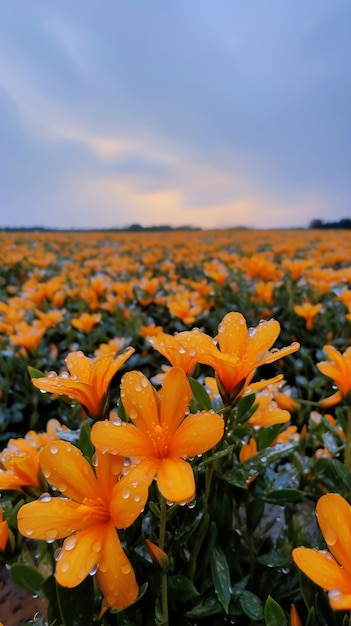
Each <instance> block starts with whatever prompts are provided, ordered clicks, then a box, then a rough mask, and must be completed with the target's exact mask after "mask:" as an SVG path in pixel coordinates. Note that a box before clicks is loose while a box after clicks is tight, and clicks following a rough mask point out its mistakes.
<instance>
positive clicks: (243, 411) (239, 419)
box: [235, 393, 258, 424]
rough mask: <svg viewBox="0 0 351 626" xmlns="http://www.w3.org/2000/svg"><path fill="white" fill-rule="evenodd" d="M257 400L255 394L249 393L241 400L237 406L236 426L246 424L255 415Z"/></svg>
mask: <svg viewBox="0 0 351 626" xmlns="http://www.w3.org/2000/svg"><path fill="white" fill-rule="evenodd" d="M255 400H256V395H255V394H254V393H248V394H246V395H244V396H242V397H241V398H240V400H239V402H238V404H237V406H236V415H235V423H236V424H244V423H245V422H247V420H248V419H250V417H251V415H253V414H254V412H255V411H256V408H257V406H258V405H257V404H255Z"/></svg>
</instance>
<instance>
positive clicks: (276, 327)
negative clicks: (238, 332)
mask: <svg viewBox="0 0 351 626" xmlns="http://www.w3.org/2000/svg"><path fill="white" fill-rule="evenodd" d="M279 333H280V324H279V322H277V320H273V319H272V320H267V321H262V322H260V324H258V325H257V326H256V327H255V328H254V329H253V331H252V334H251V335H250V338H249V343H248V347H247V352H246V358H245V362H246V364H247V367H248V369H249V370H250V371H251V370H252V369H254V368H255V367H257V366H258V365H259V364H260V362H261V358H262V356H264V355H265V353H266V351H267V350H269V348H271V347H272V345H273V344H274V342H275V340H276V339H277V337H278V335H279Z"/></svg>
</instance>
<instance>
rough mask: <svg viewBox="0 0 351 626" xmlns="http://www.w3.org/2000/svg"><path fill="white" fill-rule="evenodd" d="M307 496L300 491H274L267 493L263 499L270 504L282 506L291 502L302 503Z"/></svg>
mask: <svg viewBox="0 0 351 626" xmlns="http://www.w3.org/2000/svg"><path fill="white" fill-rule="evenodd" d="M305 496H306V494H305V492H304V491H300V489H288V488H287V489H274V490H272V491H269V492H268V493H265V494H264V495H263V499H264V501H265V502H269V503H270V504H279V505H280V506H282V505H284V504H288V503H289V502H300V500H302V499H303V498H304V497H305Z"/></svg>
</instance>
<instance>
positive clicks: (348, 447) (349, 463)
mask: <svg viewBox="0 0 351 626" xmlns="http://www.w3.org/2000/svg"><path fill="white" fill-rule="evenodd" d="M344 463H345V465H346V467H351V406H349V405H348V406H347V433H346V442H345V459H344Z"/></svg>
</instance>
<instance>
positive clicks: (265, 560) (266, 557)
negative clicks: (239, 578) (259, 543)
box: [257, 546, 291, 567]
mask: <svg viewBox="0 0 351 626" xmlns="http://www.w3.org/2000/svg"><path fill="white" fill-rule="evenodd" d="M257 562H258V563H261V564H262V565H266V567H287V566H288V565H290V564H291V547H290V546H285V547H283V548H281V549H279V548H278V549H274V550H271V551H270V552H266V553H265V554H261V555H260V556H258V557H257Z"/></svg>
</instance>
